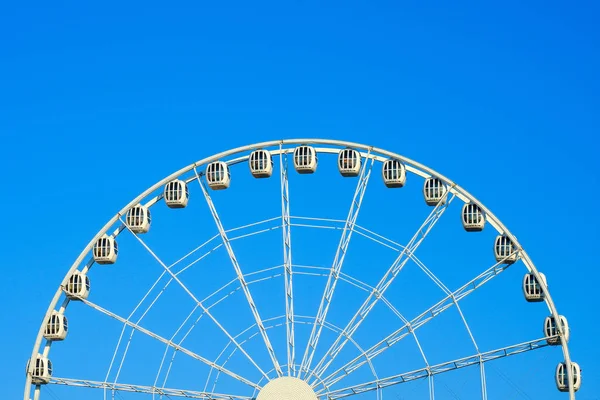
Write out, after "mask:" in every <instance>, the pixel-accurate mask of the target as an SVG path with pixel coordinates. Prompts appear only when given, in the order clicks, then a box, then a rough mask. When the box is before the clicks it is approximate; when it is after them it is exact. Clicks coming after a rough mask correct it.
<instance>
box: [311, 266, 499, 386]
mask: <svg viewBox="0 0 600 400" xmlns="http://www.w3.org/2000/svg"><path fill="white" fill-rule="evenodd" d="M509 266H510V264H503V263H502V261H500V262H498V263H496V264H494V265H492V266H491V267H490V268H488V269H487V270H485V271H484V272H482V273H481V274H479V275H478V276H477V277H475V278H474V279H472V280H470V281H469V282H467V283H466V284H465V285H463V286H462V287H460V288H459V289H457V290H456V291H454V292H452V293H451V294H450V295H448V296H446V297H445V298H443V299H442V300H440V301H439V302H438V303H436V304H435V305H433V306H432V307H430V308H429V309H427V310H426V311H424V312H423V313H421V315H419V316H418V317H416V318H414V319H413V320H412V321H410V323H409V324H405V325H403V326H402V327H400V328H399V329H397V330H396V331H394V332H393V333H391V334H390V335H388V336H386V337H385V338H384V339H382V340H381V341H379V342H378V343H376V344H375V345H373V346H372V347H371V348H369V349H368V350H367V351H366V352H364V353H362V354H359V355H358V356H357V357H355V358H354V359H353V360H351V361H350V362H348V363H346V364H345V365H344V366H342V367H341V368H339V369H338V370H336V371H335V372H333V373H332V374H330V375H329V376H327V377H326V378H324V379H323V381H324V382H325V383H326V384H327V386H331V385H333V384H334V383H336V382H338V381H340V380H341V379H343V378H344V377H346V376H348V375H350V374H351V373H352V372H354V371H356V370H357V369H358V368H360V367H361V366H362V365H364V364H365V363H366V360H372V359H373V358H375V357H377V356H378V355H380V354H381V353H383V352H385V351H386V350H388V349H389V348H391V347H392V346H393V345H394V344H396V343H398V342H399V341H400V340H402V339H403V338H404V337H405V336H407V335H409V334H410V333H411V332H412V331H414V330H416V329H418V328H420V327H421V326H423V325H425V324H426V323H427V322H429V321H430V320H432V319H433V318H435V317H436V316H438V315H440V314H441V313H442V312H444V311H446V310H447V309H449V308H450V307H452V306H453V305H456V304H457V302H458V301H460V300H462V299H463V298H465V297H466V296H468V295H469V294H471V293H473V292H474V291H475V290H476V289H478V288H479V287H481V286H483V285H484V284H486V283H487V282H489V281H490V280H491V279H493V278H495V277H496V276H498V275H499V274H500V273H502V272H503V271H504V270H506V269H507V268H508V267H509Z"/></svg>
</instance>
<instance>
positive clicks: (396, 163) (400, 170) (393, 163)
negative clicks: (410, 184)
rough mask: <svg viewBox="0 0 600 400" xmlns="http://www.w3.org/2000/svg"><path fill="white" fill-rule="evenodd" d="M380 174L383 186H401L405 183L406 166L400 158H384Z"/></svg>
mask: <svg viewBox="0 0 600 400" xmlns="http://www.w3.org/2000/svg"><path fill="white" fill-rule="evenodd" d="M381 174H382V175H383V182H384V183H385V186H387V187H389V188H401V187H403V186H404V183H406V167H405V166H404V163H403V162H402V161H400V160H395V159H389V160H386V161H385V162H384V163H383V167H382V169H381Z"/></svg>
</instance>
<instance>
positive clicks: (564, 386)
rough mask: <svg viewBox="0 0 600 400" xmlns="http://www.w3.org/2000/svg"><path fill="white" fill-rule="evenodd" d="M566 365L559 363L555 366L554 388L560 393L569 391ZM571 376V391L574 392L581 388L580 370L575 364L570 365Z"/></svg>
mask: <svg viewBox="0 0 600 400" xmlns="http://www.w3.org/2000/svg"><path fill="white" fill-rule="evenodd" d="M567 372H568V368H567V363H564V362H562V363H560V364H558V365H557V366H556V387H557V388H558V390H559V391H561V392H568V391H569V374H568V373H567ZM571 376H572V377H573V390H574V391H575V392H576V391H578V390H579V388H580V387H581V368H579V365H578V364H577V363H574V362H572V363H571Z"/></svg>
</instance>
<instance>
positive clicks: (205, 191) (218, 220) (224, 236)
mask: <svg viewBox="0 0 600 400" xmlns="http://www.w3.org/2000/svg"><path fill="white" fill-rule="evenodd" d="M194 172H195V173H196V178H197V179H198V184H199V185H200V188H201V189H202V193H203V194H204V198H205V199H206V203H207V204H208V208H209V209H210V212H211V214H212V216H213V219H214V220H215V224H216V225H217V229H218V230H219V234H220V235H221V239H222V240H223V245H224V246H225V248H226V249H227V254H228V255H229V259H230V260H231V264H232V265H233V268H234V269H235V273H236V274H237V278H238V280H239V282H240V286H241V288H242V291H243V292H244V295H245V296H246V300H247V301H248V305H249V306H250V310H251V311H252V315H253V316H254V320H255V321H256V326H257V327H258V329H259V331H260V334H261V336H262V338H263V341H264V343H265V347H266V348H267V351H268V352H269V357H270V358H271V361H272V362H273V366H274V367H275V371H276V372H277V376H282V375H283V371H282V370H281V366H280V365H279V362H278V361H277V357H276V356H275V350H273V346H272V345H271V341H270V340H269V335H268V334H267V330H266V329H265V325H264V323H263V321H262V319H261V318H260V314H259V312H258V309H257V308H256V304H255V303H254V299H253V298H252V295H251V294H250V289H249V288H248V283H247V282H246V278H244V274H243V273H242V269H241V268H240V264H239V263H238V260H237V258H236V256H235V253H234V252H233V248H232V247H231V242H230V241H229V238H228V237H227V232H225V228H223V223H222V222H221V218H220V217H219V214H218V213H217V209H216V208H215V205H214V203H213V201H212V199H211V197H210V194H209V193H208V189H207V188H206V186H205V185H204V183H203V182H202V180H201V178H200V174H199V173H198V170H197V169H196V168H194Z"/></svg>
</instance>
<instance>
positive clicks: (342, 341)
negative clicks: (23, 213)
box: [315, 191, 456, 376]
mask: <svg viewBox="0 0 600 400" xmlns="http://www.w3.org/2000/svg"><path fill="white" fill-rule="evenodd" d="M448 193H449V191H447V192H446V194H445V195H444V197H443V198H442V200H440V202H438V204H437V205H436V206H435V208H434V209H433V210H432V211H431V213H430V214H429V215H428V216H427V218H426V219H425V222H423V224H422V225H421V226H420V227H419V229H418V230H417V232H416V233H415V234H414V236H413V237H412V238H411V240H410V241H409V242H408V244H407V245H406V246H405V247H404V249H403V250H402V252H401V253H400V254H399V255H398V257H397V258H396V260H395V261H394V262H393V263H392V265H391V266H390V268H389V269H388V270H387V272H386V273H385V275H384V276H383V278H381V280H380V281H379V283H378V284H377V286H376V287H375V288H374V289H373V291H372V292H371V293H370V294H369V296H368V297H367V299H366V300H365V301H364V303H363V304H362V305H361V306H360V308H359V309H358V311H357V312H356V313H355V314H354V316H353V317H352V319H351V320H350V322H349V323H348V325H346V327H345V328H344V331H345V332H346V333H347V336H348V337H352V335H354V333H355V332H356V330H357V329H358V327H359V326H360V325H361V324H362V322H363V321H364V320H365V319H366V318H367V315H368V314H369V313H370V312H371V310H372V309H373V308H374V307H375V304H377V302H378V301H379V299H380V298H381V296H383V295H384V293H385V291H386V290H387V289H388V288H389V287H390V285H391V284H392V282H393V281H394V279H395V278H396V276H398V273H399V272H400V271H401V270H402V268H404V265H406V263H407V262H408V260H410V258H411V255H412V254H413V253H414V252H415V251H416V250H417V248H418V247H419V245H420V244H421V243H423V240H425V238H426V237H427V235H428V234H429V232H430V231H431V229H432V228H433V227H434V226H435V224H436V223H437V221H439V219H440V218H441V217H442V215H443V214H444V211H446V209H447V208H448V206H449V205H450V203H452V200H453V199H454V198H455V197H456V196H455V195H452V197H450V199H446V198H447V197H448ZM446 200H447V201H446ZM347 342H348V339H346V338H344V337H342V336H338V337H337V339H336V341H335V342H334V343H333V344H332V345H331V347H330V348H329V349H328V350H327V352H326V353H325V355H324V356H323V358H322V359H321V360H320V361H319V363H318V364H317V366H316V367H315V371H316V374H317V375H319V376H321V375H322V374H323V373H324V372H325V371H326V370H327V368H328V367H329V365H331V363H332V362H333V360H334V359H335V358H336V357H337V355H338V354H339V353H340V352H341V351H342V349H343V348H344V346H345V345H346V343H347Z"/></svg>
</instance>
